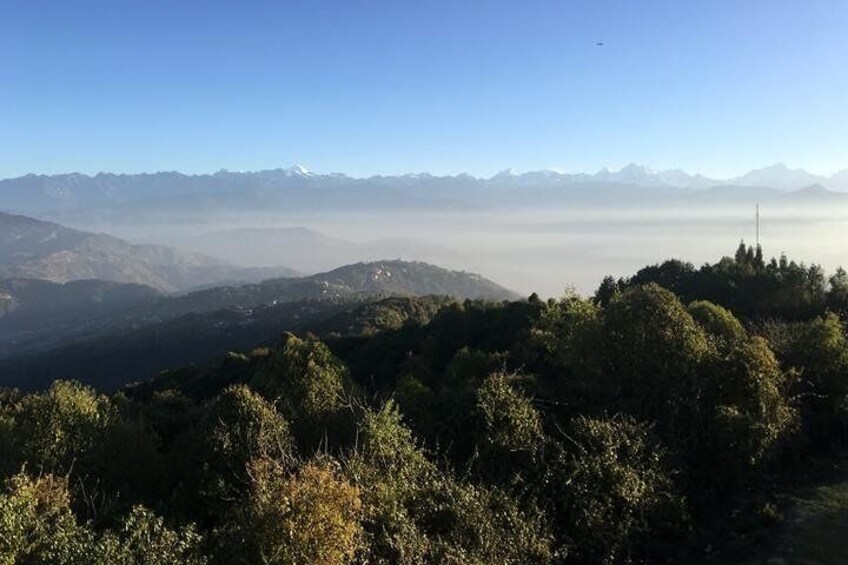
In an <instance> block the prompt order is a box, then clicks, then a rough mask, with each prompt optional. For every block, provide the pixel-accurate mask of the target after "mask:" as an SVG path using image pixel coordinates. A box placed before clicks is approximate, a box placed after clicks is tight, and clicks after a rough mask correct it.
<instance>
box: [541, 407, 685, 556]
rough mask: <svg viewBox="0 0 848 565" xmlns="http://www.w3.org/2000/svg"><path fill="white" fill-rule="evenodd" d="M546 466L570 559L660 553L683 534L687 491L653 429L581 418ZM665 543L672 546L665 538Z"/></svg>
mask: <svg viewBox="0 0 848 565" xmlns="http://www.w3.org/2000/svg"><path fill="white" fill-rule="evenodd" d="M567 439H568V442H569V444H568V445H567V446H566V448H565V449H559V450H556V451H555V453H554V456H553V461H552V462H551V464H550V466H549V470H548V472H547V474H548V477H547V479H546V482H548V483H550V485H551V486H550V491H548V492H550V494H552V495H554V496H553V498H552V499H551V501H552V503H553V504H554V505H555V511H554V513H555V515H556V516H557V530H558V533H559V534H560V536H561V537H560V539H561V541H560V543H561V544H562V547H561V548H560V553H561V554H562V555H563V557H565V560H566V561H567V562H574V563H605V564H607V563H608V564H615V563H627V562H630V561H631V560H636V561H639V560H641V559H644V558H646V557H651V556H653V557H659V556H661V555H662V554H663V553H665V552H668V551H670V550H673V548H674V547H675V545H674V544H673V543H669V542H672V541H677V542H678V543H679V541H680V540H681V539H682V538H684V537H685V536H686V532H687V526H688V519H687V513H686V508H685V502H684V498H683V496H682V495H681V493H680V492H679V491H678V489H677V487H676V485H675V484H674V480H673V478H674V477H673V472H672V470H671V468H670V466H669V463H668V459H667V456H666V450H665V448H664V447H663V446H662V444H661V443H660V442H659V440H658V439H657V438H656V437H655V436H654V435H653V433H652V432H651V430H650V428H649V427H648V426H646V425H644V424H640V423H637V422H636V421H634V420H632V419H629V418H626V419H592V418H584V417H579V418H576V419H575V420H574V421H573V422H571V424H570V425H569V426H568V432H567ZM666 544H668V545H666Z"/></svg>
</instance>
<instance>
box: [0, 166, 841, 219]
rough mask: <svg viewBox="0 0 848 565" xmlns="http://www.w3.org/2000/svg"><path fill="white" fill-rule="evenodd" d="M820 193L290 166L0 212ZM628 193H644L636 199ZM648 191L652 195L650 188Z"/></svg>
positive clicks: (156, 181) (781, 178)
mask: <svg viewBox="0 0 848 565" xmlns="http://www.w3.org/2000/svg"><path fill="white" fill-rule="evenodd" d="M811 185H821V186H822V187H824V188H825V189H827V190H829V191H835V192H840V191H848V169H846V170H843V171H840V172H838V173H836V174H834V175H831V176H823V175H816V174H813V173H809V172H807V171H804V170H803V169H791V168H789V167H787V166H786V165H784V164H782V163H779V164H776V165H772V166H769V167H765V168H761V169H755V170H752V171H750V172H748V173H746V174H744V175H741V176H738V177H735V178H730V179H714V178H708V177H705V176H703V175H698V174H694V175H693V174H689V173H686V172H684V171H681V170H664V171H655V170H652V169H650V168H648V167H645V166H642V165H637V164H629V165H627V166H625V167H623V168H622V169H620V170H618V171H610V170H608V169H602V170H601V171H598V172H597V173H594V174H588V173H565V172H560V171H555V170H543V171H533V172H526V173H521V174H518V173H515V172H513V171H512V170H505V171H502V172H500V173H498V174H496V175H494V176H492V177H490V178H479V177H474V176H471V175H468V174H459V175H454V176H436V175H431V174H428V173H418V174H405V175H394V176H381V175H377V176H371V177H367V178H356V177H351V176H347V175H345V174H341V173H332V174H317V173H313V172H310V171H308V170H307V169H305V168H304V167H301V166H298V165H296V166H294V167H290V168H280V169H273V170H265V171H258V172H231V171H226V170H222V171H218V172H217V173H214V174H201V175H186V174H182V173H178V172H158V173H152V174H148V173H143V174H113V173H99V174H97V175H94V176H88V175H84V174H80V173H70V174H59V175H35V174H30V175H26V176H23V177H18V178H12V179H5V180H0V197H2V200H0V202H2V203H3V204H2V206H3V208H4V209H6V210H8V211H16V212H19V213H41V212H52V213H55V212H60V211H65V212H67V211H73V210H90V209H102V210H109V209H113V210H114V209H118V210H122V211H124V213H139V212H142V211H145V210H159V211H171V212H185V211H203V210H210V209H221V208H225V209H228V210H240V209H266V210H267V209H281V210H290V211H297V210H314V209H339V210H357V209H369V208H374V207H380V208H399V207H414V208H416V209H432V208H444V207H451V208H454V209H462V208H464V207H479V206H499V205H509V206H513V205H515V204H516V203H522V202H524V203H527V202H531V201H532V199H535V198H541V199H543V200H544V199H546V198H550V197H551V192H550V191H551V190H553V191H555V192H554V193H553V194H555V195H560V196H562V195H567V196H568V197H569V198H579V197H581V198H587V197H590V196H598V195H600V196H601V197H603V196H610V195H613V196H616V197H628V196H629V197H634V198H644V197H646V196H655V197H657V196H662V197H674V196H681V195H687V194H689V193H690V192H697V191H699V190H704V189H710V188H713V187H720V186H726V187H760V188H772V189H776V190H780V191H792V190H799V189H803V188H806V187H808V186H811ZM633 187H641V189H642V190H639V191H634V190H632V188H633ZM646 189H651V190H646Z"/></svg>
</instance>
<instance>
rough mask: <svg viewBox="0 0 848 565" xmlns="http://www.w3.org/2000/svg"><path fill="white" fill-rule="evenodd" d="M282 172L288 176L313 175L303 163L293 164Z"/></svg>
mask: <svg viewBox="0 0 848 565" xmlns="http://www.w3.org/2000/svg"><path fill="white" fill-rule="evenodd" d="M282 173H283V174H284V175H285V176H287V177H311V176H313V174H312V173H310V172H309V169H307V168H306V167H304V166H303V165H293V166H291V167H289V168H288V169H282Z"/></svg>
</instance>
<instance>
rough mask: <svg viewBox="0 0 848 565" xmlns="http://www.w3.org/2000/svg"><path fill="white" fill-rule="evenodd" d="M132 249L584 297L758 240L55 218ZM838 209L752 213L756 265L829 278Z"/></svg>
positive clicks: (404, 221) (367, 224) (692, 209)
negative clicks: (442, 274) (412, 263)
mask: <svg viewBox="0 0 848 565" xmlns="http://www.w3.org/2000/svg"><path fill="white" fill-rule="evenodd" d="M56 219H57V220H60V221H62V222H63V223H65V224H70V225H73V226H74V227H78V228H81V229H87V230H97V231H103V232H107V233H111V234H114V235H116V236H119V237H123V238H127V239H130V240H132V241H135V242H151V243H160V244H167V245H173V246H176V247H179V248H181V249H184V250H188V251H196V252H200V253H204V254H207V255H210V256H213V257H217V258H221V259H223V260H226V261H228V262H230V263H233V264H235V265H239V266H245V267H258V266H277V265H285V266H287V267H291V268H293V269H295V270H297V271H300V272H303V273H314V272H320V271H326V270H329V269H332V268H335V267H338V266H341V265H344V264H348V263H352V262H357V261H370V260H377V259H406V260H419V261H426V262H429V263H434V264H437V265H440V266H443V267H448V268H451V269H459V270H466V271H473V272H477V273H480V274H482V275H483V276H486V277H488V278H491V279H493V280H495V281H497V282H499V283H501V284H503V285H504V286H507V287H509V288H511V289H513V290H515V291H517V292H520V293H522V294H529V293H531V292H538V293H539V294H540V295H542V296H557V295H560V294H562V292H563V291H564V289H565V288H567V287H569V286H572V287H574V288H575V289H577V290H578V291H579V292H581V293H591V292H593V291H594V290H595V288H597V286H598V284H599V282H600V281H601V279H602V278H603V277H604V276H605V275H614V276H627V275H630V274H633V273H634V272H635V271H636V270H637V269H639V268H640V267H642V266H644V265H646V264H653V263H657V262H660V261H662V260H664V259H669V258H678V259H684V260H687V261H691V262H693V263H695V264H701V263H704V262H708V261H709V262H714V261H716V260H717V259H718V258H719V257H721V256H723V255H729V254H732V253H733V251H734V250H735V248H736V246H737V245H738V243H739V241H740V240H741V239H744V240H745V241H747V242H749V243H753V242H754V240H755V237H756V228H755V204H754V203H753V202H751V203H738V204H736V203H734V204H732V205H726V206H717V205H712V204H697V203H696V204H694V205H688V204H687V205H679V206H678V205H673V206H672V205H666V206H657V207H639V206H626V207H620V206H593V207H581V208H570V209H544V210H539V209H524V210H516V211H505V210H489V211H462V212H458V211H457V212H450V211H432V210H429V211H426V212H420V211H419V212H416V211H413V210H407V211H397V210H392V211H379V212H367V211H356V212H349V213H346V212H310V213H302V212H301V213H291V214H288V213H273V214H271V213H268V214H265V213H255V212H250V213H248V212H241V213H227V212H204V213H200V212H198V213H196V214H189V215H186V214H180V215H179V216H176V215H174V216H169V215H167V214H158V215H149V214H147V215H138V216H136V217H129V218H127V217H121V218H117V217H111V216H109V215H95V214H93V213H92V214H89V215H86V216H78V217H74V218H67V217H63V218H56ZM846 236H848V204H842V203H834V204H831V205H822V204H821V203H805V202H803V201H793V202H792V203H791V204H789V203H787V204H782V205H773V206H764V207H762V208H761V223H760V242H761V244H762V246H763V250H764V253H765V255H766V257H771V256H779V255H780V254H781V253H786V254H787V255H788V256H789V258H790V259H791V258H798V259H801V258H803V259H804V260H806V261H809V262H815V263H819V264H821V265H822V266H823V267H824V268H825V270H826V271H828V272H831V271H833V270H834V269H835V268H836V267H838V266H840V265H843V264H848V254H846V247H845V245H844V242H845V241H846Z"/></svg>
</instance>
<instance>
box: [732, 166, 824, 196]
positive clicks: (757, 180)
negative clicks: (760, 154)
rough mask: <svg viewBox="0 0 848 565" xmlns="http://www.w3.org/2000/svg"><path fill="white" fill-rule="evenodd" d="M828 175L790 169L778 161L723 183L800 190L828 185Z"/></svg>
mask: <svg viewBox="0 0 848 565" xmlns="http://www.w3.org/2000/svg"><path fill="white" fill-rule="evenodd" d="M829 181H830V179H828V177H824V176H820V175H814V174H812V173H808V172H807V171H805V170H804V169H790V168H789V167H787V166H786V165H784V164H783V163H777V164H776V165H771V166H770V167H763V168H762V169H754V170H753V171H750V172H748V173H745V174H744V175H742V176H741V177H736V178H735V179H731V180H730V181H728V182H726V183H723V184H734V185H739V186H767V187H769V188H778V189H780V190H798V189H801V188H804V187H807V186H811V185H814V184H820V185H822V186H827V185H829V184H830V182H829Z"/></svg>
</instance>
